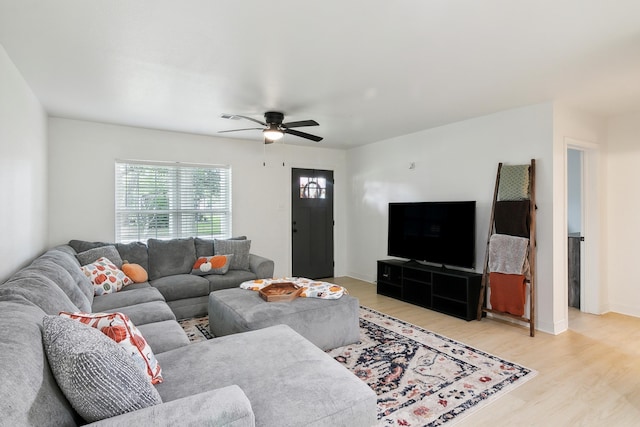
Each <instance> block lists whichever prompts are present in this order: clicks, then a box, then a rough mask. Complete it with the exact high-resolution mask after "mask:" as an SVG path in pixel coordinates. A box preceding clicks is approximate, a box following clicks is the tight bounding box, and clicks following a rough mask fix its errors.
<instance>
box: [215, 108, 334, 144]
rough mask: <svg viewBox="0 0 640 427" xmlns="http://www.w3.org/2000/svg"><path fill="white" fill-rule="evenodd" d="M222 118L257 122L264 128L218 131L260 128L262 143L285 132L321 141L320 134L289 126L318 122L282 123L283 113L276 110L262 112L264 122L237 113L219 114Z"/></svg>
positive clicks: (277, 138)
mask: <svg viewBox="0 0 640 427" xmlns="http://www.w3.org/2000/svg"><path fill="white" fill-rule="evenodd" d="M220 117H221V118H223V119H232V120H238V119H246V120H250V121H252V122H254V123H258V124H260V125H262V126H264V128H247V129H231V130H221V131H219V132H218V133H225V132H239V131H245V130H262V134H263V136H264V143H265V144H271V143H272V142H274V141H277V140H279V139H280V138H282V137H283V136H284V134H285V133H288V134H289V135H293V136H297V137H300V138H305V139H310V140H311V141H315V142H320V141H322V137H321V136H316V135H311V134H310V133H306V132H300V131H299V130H294V129H291V128H297V127H304V126H318V125H319V124H318V122H316V121H315V120H300V121H297V122H289V123H282V122H283V120H284V114H283V113H280V112H277V111H267V112H266V113H264V119H265V121H264V122H261V121H260V120H256V119H254V118H252V117H247V116H241V115H239V114H223V115H221V116H220Z"/></svg>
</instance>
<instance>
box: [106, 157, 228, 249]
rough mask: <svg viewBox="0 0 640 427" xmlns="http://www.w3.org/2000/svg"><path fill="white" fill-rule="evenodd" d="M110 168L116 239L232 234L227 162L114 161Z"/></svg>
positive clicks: (128, 241)
mask: <svg viewBox="0 0 640 427" xmlns="http://www.w3.org/2000/svg"><path fill="white" fill-rule="evenodd" d="M132 169H137V171H136V174H133V170H132ZM114 170H115V177H114V178H115V179H114V184H115V191H114V196H115V203H114V204H115V209H114V211H115V224H114V225H115V241H116V242H118V243H130V242H135V241H142V242H146V241H147V240H148V239H150V238H155V239H161V240H168V239H173V238H185V237H203V238H219V239H225V238H229V237H231V234H232V217H233V215H232V186H231V184H232V182H231V178H232V174H231V166H229V165H219V164H196V163H182V162H159V161H145V160H130V159H124V160H123V159H116V160H115V165H114ZM198 175H201V179H196V177H197V176H198ZM130 181H131V182H130ZM141 181H142V182H141ZM202 181H204V183H203V182H202ZM216 181H217V182H216ZM216 183H217V184H219V185H220V186H221V187H219V188H217V189H216V190H211V188H212V187H213V186H215V185H216ZM203 193H204V194H203ZM216 193H217V194H216ZM198 196H200V197H202V199H198ZM156 199H158V200H156ZM201 202H202V203H204V204H205V205H207V207H204V208H199V207H197V206H193V205H195V204H196V203H201ZM159 205H160V206H161V207H162V208H160V209H159V208H158V206H159ZM150 206H152V207H150ZM187 206H189V207H187ZM198 218H205V219H204V222H205V224H204V226H201V222H203V221H200V220H198ZM207 222H208V223H209V224H207ZM127 223H129V224H128V225H126V224H127Z"/></svg>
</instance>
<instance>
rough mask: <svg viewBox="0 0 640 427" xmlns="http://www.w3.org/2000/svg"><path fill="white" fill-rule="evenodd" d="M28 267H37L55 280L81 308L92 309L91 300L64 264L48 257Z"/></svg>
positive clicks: (38, 259) (39, 259)
mask: <svg viewBox="0 0 640 427" xmlns="http://www.w3.org/2000/svg"><path fill="white" fill-rule="evenodd" d="M28 268H29V269H37V270H39V271H40V272H41V273H42V274H44V275H45V276H47V277H48V278H49V279H51V280H53V281H54V282H55V283H56V284H57V285H58V286H59V287H60V289H62V291H63V292H64V293H65V294H66V295H67V296H68V297H69V299H70V300H71V302H73V303H74V304H75V305H76V306H77V307H78V308H79V309H80V310H83V311H91V302H89V299H87V297H86V296H85V294H84V293H83V291H82V289H81V288H80V287H79V286H78V284H77V283H76V281H75V280H74V279H73V277H71V274H69V272H68V271H67V270H66V269H65V268H64V267H63V266H61V265H60V264H56V263H55V262H53V261H51V260H48V259H43V258H37V259H36V260H35V261H34V262H33V263H32V264H31V265H30V266H29V267H28ZM78 269H79V268H78Z"/></svg>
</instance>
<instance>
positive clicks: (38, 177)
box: [0, 45, 47, 282]
mask: <svg viewBox="0 0 640 427" xmlns="http://www.w3.org/2000/svg"><path fill="white" fill-rule="evenodd" d="M46 126H47V119H46V114H45V112H44V109H43V108H42V106H41V105H40V102H39V101H38V99H37V98H36V97H35V96H34V94H33V92H32V91H31V89H30V88H29V86H28V85H27V83H26V82H25V81H24V79H23V78H22V75H21V74H20V72H19V71H18V69H17V68H16V67H15V65H14V64H13V62H12V61H11V59H9V56H8V55H7V53H6V51H5V50H4V47H2V45H0V183H2V185H0V200H2V208H1V209H0V236H2V245H0V260H2V262H0V282H2V281H4V280H5V279H6V278H8V276H10V275H11V274H12V273H13V272H15V271H16V270H18V269H19V268H20V267H22V266H23V265H24V264H26V263H28V262H29V261H30V260H31V259H32V258H34V257H35V256H37V255H39V253H40V252H42V251H43V250H44V249H45V248H46V244H47V228H46V227H47V210H46V204H47V162H46V156H47V140H46Z"/></svg>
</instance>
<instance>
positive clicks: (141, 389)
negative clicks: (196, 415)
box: [42, 316, 162, 422]
mask: <svg viewBox="0 0 640 427" xmlns="http://www.w3.org/2000/svg"><path fill="white" fill-rule="evenodd" d="M42 323H43V328H42V329H43V330H42V342H43V344H44V349H45V352H46V354H47V359H48V360H49V365H50V366H51V370H52V371H53V375H54V376H55V378H56V382H57V383H58V385H59V386H60V389H61V390H62V392H63V393H64V395H65V397H66V398H67V399H68V400H69V402H70V403H71V405H72V406H73V408H74V409H75V410H76V412H78V414H79V415H80V416H81V417H82V418H84V420H85V421H87V422H93V421H99V420H102V419H105V418H110V417H114V416H116V415H120V414H124V413H127V412H131V411H135V410H138V409H142V408H146V407H148V406H153V405H158V404H160V403H162V399H161V398H160V395H159V394H158V391H157V390H156V389H155V387H154V386H153V385H151V383H150V382H149V380H148V379H147V377H146V376H145V375H144V374H143V373H142V372H140V369H138V367H137V366H136V365H135V362H134V361H133V360H132V359H131V358H130V357H129V356H128V355H127V354H126V352H125V351H124V350H123V349H122V347H120V346H118V345H117V344H116V343H115V342H114V341H113V340H110V339H109V338H107V337H106V336H104V334H101V333H100V332H98V331H96V330H95V329H93V328H88V327H87V326H86V325H82V324H80V323H77V322H74V321H72V320H69V319H65V318H63V317H59V316H45V317H44V319H43V322H42Z"/></svg>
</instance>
